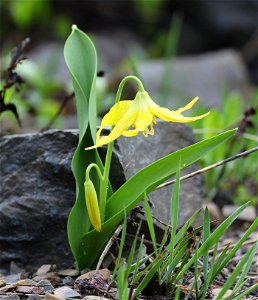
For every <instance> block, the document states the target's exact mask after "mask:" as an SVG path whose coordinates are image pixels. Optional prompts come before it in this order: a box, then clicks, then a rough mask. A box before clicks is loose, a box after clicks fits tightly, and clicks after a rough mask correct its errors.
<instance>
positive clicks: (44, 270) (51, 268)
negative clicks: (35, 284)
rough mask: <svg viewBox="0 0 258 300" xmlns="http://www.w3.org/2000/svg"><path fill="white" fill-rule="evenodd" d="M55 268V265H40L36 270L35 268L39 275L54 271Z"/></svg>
mask: <svg viewBox="0 0 258 300" xmlns="http://www.w3.org/2000/svg"><path fill="white" fill-rule="evenodd" d="M55 268H56V265H50V264H49V265H42V266H41V267H40V268H39V269H38V270H37V273H36V274H37V275H41V274H46V273H49V272H52V271H54V270H55Z"/></svg>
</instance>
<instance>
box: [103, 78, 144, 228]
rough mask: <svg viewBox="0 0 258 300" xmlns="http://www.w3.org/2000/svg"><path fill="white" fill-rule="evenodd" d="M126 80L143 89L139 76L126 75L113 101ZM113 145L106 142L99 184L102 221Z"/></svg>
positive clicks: (119, 96)
mask: <svg viewBox="0 0 258 300" xmlns="http://www.w3.org/2000/svg"><path fill="white" fill-rule="evenodd" d="M128 80H134V81H136V83H137V85H138V89H139V91H140V92H144V91H145V90H144V87H143V84H142V82H141V80H140V79H139V78H137V77H136V76H133V75H130V76H126V77H125V78H124V79H123V80H122V81H121V82H120V84H119V87H118V90H117V94H116V100H115V103H118V102H119V101H120V98H121V95H122V91H123V88H124V85H125V83H126V82H127V81H128ZM113 146H114V141H113V142H111V143H109V144H108V148H107V154H106V160H105V166H104V173H103V177H102V178H103V180H102V181H101V184H100V193H99V194H100V196H99V210H100V217H101V221H102V223H103V222H104V221H105V211H106V200H107V189H108V180H109V171H110V164H111V158H112V151H113Z"/></svg>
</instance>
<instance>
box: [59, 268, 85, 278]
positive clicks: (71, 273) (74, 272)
mask: <svg viewBox="0 0 258 300" xmlns="http://www.w3.org/2000/svg"><path fill="white" fill-rule="evenodd" d="M58 274H59V275H61V276H71V277H76V276H78V275H79V274H80V272H79V271H78V270H76V269H66V270H62V271H59V272H58Z"/></svg>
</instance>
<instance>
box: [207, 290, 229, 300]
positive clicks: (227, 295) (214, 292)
mask: <svg viewBox="0 0 258 300" xmlns="http://www.w3.org/2000/svg"><path fill="white" fill-rule="evenodd" d="M221 290H222V288H215V289H213V290H212V294H213V295H214V296H218V294H219V293H220V291H221ZM231 293H232V290H230V289H229V290H227V291H226V293H225V294H224V297H223V298H222V299H221V300H223V299H226V298H227V297H229V296H230V295H231Z"/></svg>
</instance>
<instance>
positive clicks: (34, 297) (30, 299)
mask: <svg viewBox="0 0 258 300" xmlns="http://www.w3.org/2000/svg"><path fill="white" fill-rule="evenodd" d="M28 300H41V297H40V296H39V295H37V294H35V295H29V296H28Z"/></svg>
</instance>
